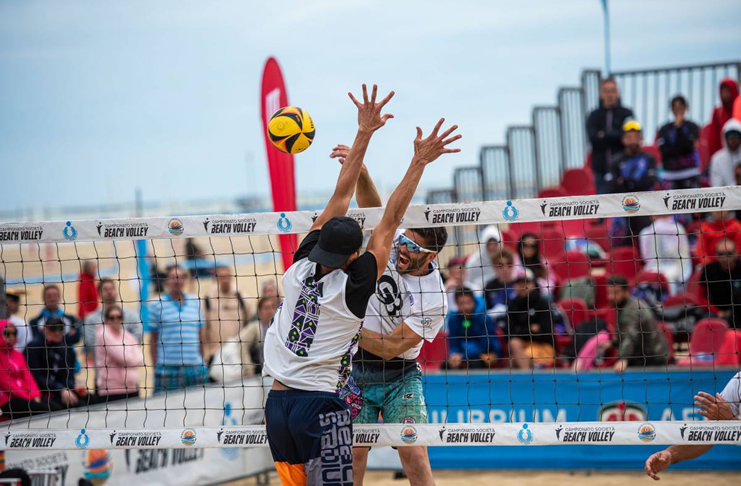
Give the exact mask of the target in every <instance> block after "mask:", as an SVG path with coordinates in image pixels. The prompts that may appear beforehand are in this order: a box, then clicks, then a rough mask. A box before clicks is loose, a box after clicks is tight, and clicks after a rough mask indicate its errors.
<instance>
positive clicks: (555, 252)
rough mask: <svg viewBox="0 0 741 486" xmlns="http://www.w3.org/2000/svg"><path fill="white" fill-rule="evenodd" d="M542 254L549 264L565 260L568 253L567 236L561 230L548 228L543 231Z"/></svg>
mask: <svg viewBox="0 0 741 486" xmlns="http://www.w3.org/2000/svg"><path fill="white" fill-rule="evenodd" d="M540 250H541V254H542V255H543V256H544V257H545V258H546V260H548V261H549V262H554V261H558V260H562V259H563V254H564V253H565V252H566V236H564V233H563V231H561V230H560V228H547V229H544V230H543V233H542V237H541V238H540Z"/></svg>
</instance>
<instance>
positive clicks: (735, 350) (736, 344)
mask: <svg viewBox="0 0 741 486" xmlns="http://www.w3.org/2000/svg"><path fill="white" fill-rule="evenodd" d="M715 364H717V365H718V366H738V365H741V329H729V330H728V331H726V335H725V337H724V338H723V344H721V346H720V349H719V350H718V355H717V356H716V358H715Z"/></svg>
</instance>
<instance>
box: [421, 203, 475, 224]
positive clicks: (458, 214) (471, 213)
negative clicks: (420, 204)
mask: <svg viewBox="0 0 741 486" xmlns="http://www.w3.org/2000/svg"><path fill="white" fill-rule="evenodd" d="M424 215H425V221H426V222H427V223H429V224H440V225H451V224H476V223H478V222H479V218H480V217H481V206H477V205H474V206H472V205H465V206H455V207H442V208H436V207H432V206H427V207H426V208H425V210H424Z"/></svg>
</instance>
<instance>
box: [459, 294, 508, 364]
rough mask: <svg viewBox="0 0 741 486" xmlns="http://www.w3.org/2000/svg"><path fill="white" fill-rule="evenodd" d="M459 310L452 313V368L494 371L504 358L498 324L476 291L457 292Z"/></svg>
mask: <svg viewBox="0 0 741 486" xmlns="http://www.w3.org/2000/svg"><path fill="white" fill-rule="evenodd" d="M455 300H456V307H457V309H458V310H457V311H454V312H450V311H448V317H447V326H448V350H449V354H448V368H449V369H460V368H491V367H493V366H494V365H495V364H496V363H497V360H498V359H499V358H500V357H501V355H502V349H501V344H500V342H499V338H498V337H497V333H496V327H495V324H494V321H493V320H492V319H491V317H489V316H488V315H487V314H486V304H485V303H484V299H481V298H479V299H477V298H476V296H475V295H474V293H473V290H471V289H469V288H467V287H459V288H458V289H457V290H456V291H455Z"/></svg>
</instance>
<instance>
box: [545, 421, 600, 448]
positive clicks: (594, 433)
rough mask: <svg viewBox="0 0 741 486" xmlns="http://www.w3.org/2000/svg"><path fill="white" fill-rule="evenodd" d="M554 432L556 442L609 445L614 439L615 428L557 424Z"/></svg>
mask: <svg viewBox="0 0 741 486" xmlns="http://www.w3.org/2000/svg"><path fill="white" fill-rule="evenodd" d="M554 431H555V434H556V441H557V442H558V443H565V444H573V443H582V444H606V443H607V444H609V443H611V442H612V440H613V439H614V438H615V427H613V426H611V425H598V426H582V425H577V424H558V426H556V428H555V429H554Z"/></svg>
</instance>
